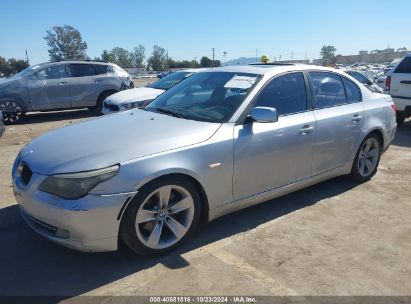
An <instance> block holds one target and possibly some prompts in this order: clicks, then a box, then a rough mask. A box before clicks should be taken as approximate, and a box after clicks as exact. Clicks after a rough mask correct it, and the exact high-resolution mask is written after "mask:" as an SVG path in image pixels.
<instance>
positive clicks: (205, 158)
mask: <svg viewBox="0 0 411 304" xmlns="http://www.w3.org/2000/svg"><path fill="white" fill-rule="evenodd" d="M395 132H396V121H395V107H394V105H393V102H392V99H391V97H390V96H387V95H383V94H374V93H372V92H370V91H369V90H368V89H367V88H366V87H364V86H363V85H362V84H361V83H359V82H358V81H356V80H355V79H354V78H352V77H350V76H348V75H347V74H345V73H343V72H340V71H338V70H333V69H328V68H323V67H316V66H305V65H288V66H287V65H283V66H275V65H273V66H271V65H264V66H236V67H222V68H216V69H213V70H209V71H205V72H200V73H197V74H195V75H193V76H191V77H190V78H188V79H186V80H184V81H182V82H181V83H179V84H177V85H176V86H174V87H173V88H171V89H170V90H168V91H166V92H165V93H163V94H162V95H160V96H159V97H158V98H157V99H155V100H154V101H153V102H152V103H150V104H149V105H148V106H147V107H146V108H145V109H134V110H131V111H125V112H121V113H119V114H117V115H107V116H104V117H99V118H96V119H92V120H89V121H85V122H82V123H78V124H75V125H71V126H69V127H65V128H62V129H59V130H56V131H53V132H51V133H48V134H45V135H43V136H41V137H38V138H37V139H34V140H33V141H32V142H30V143H29V144H28V145H26V146H25V147H24V148H23V149H22V150H21V151H20V153H19V155H18V156H17V158H16V160H15V163H14V166H13V169H12V176H13V188H14V193H15V197H16V200H17V202H18V204H19V205H20V207H21V212H22V216H23V218H24V219H25V221H26V222H27V223H28V225H30V226H31V227H32V228H33V229H34V230H35V231H37V232H38V233H40V234H41V235H43V236H45V237H47V238H49V239H50V240H52V241H54V242H57V243H60V244H62V245H65V246H68V247H71V248H75V249H78V250H82V251H111V250H116V249H117V245H118V241H119V240H122V241H123V242H124V243H125V244H127V246H129V247H130V248H131V249H132V250H134V251H135V252H136V253H139V254H142V255H146V256H157V255H161V254H165V253H167V252H169V251H170V250H173V249H174V248H176V247H177V246H178V245H180V244H181V243H182V242H183V241H184V240H186V239H187V238H188V237H189V235H190V234H191V233H192V232H193V231H194V230H195V228H196V226H197V224H198V222H199V220H200V218H202V219H206V220H213V219H216V218H218V217H220V216H223V215H225V214H227V213H230V212H233V211H236V210H239V209H242V208H245V207H248V206H251V205H254V204H257V203H261V202H264V201H267V200H269V199H273V198H276V197H278V196H281V195H284V194H287V193H290V192H293V191H296V190H298V189H302V188H304V187H307V186H310V185H313V184H315V183H318V182H321V181H324V180H326V179H329V178H332V177H335V176H338V175H346V174H347V175H349V176H351V177H352V178H354V179H355V180H358V181H366V180H368V179H370V178H371V177H372V176H373V175H374V174H375V173H376V171H377V167H378V163H379V160H380V156H381V154H382V153H383V152H384V151H385V150H386V149H387V148H388V147H389V145H390V143H391V142H392V140H393V139H394V136H395Z"/></svg>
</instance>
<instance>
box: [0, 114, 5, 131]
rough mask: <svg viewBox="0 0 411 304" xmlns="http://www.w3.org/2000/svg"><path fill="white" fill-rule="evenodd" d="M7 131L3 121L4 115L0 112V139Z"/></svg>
mask: <svg viewBox="0 0 411 304" xmlns="http://www.w3.org/2000/svg"><path fill="white" fill-rule="evenodd" d="M4 130H5V127H4V121H3V113H2V112H1V111H0V137H1V136H2V135H3V133H4Z"/></svg>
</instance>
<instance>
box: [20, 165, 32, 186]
mask: <svg viewBox="0 0 411 304" xmlns="http://www.w3.org/2000/svg"><path fill="white" fill-rule="evenodd" d="M32 175H33V172H32V171H31V170H30V168H29V167H28V166H27V165H26V164H25V163H23V167H22V169H21V180H22V181H23V183H24V184H26V185H27V184H28V183H29V182H30V179H31V176H32Z"/></svg>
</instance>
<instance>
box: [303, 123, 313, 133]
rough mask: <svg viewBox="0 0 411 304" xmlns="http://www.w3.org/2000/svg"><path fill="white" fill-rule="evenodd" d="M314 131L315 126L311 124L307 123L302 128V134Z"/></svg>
mask: <svg viewBox="0 0 411 304" xmlns="http://www.w3.org/2000/svg"><path fill="white" fill-rule="evenodd" d="M312 131H314V127H313V126H310V125H305V126H304V127H302V128H301V129H300V133H301V134H308V133H311V132H312Z"/></svg>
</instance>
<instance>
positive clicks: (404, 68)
mask: <svg viewBox="0 0 411 304" xmlns="http://www.w3.org/2000/svg"><path fill="white" fill-rule="evenodd" d="M394 73H411V57H405V58H404V59H403V60H402V61H401V63H400V64H399V65H398V67H397V68H396V69H395V72H394Z"/></svg>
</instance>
